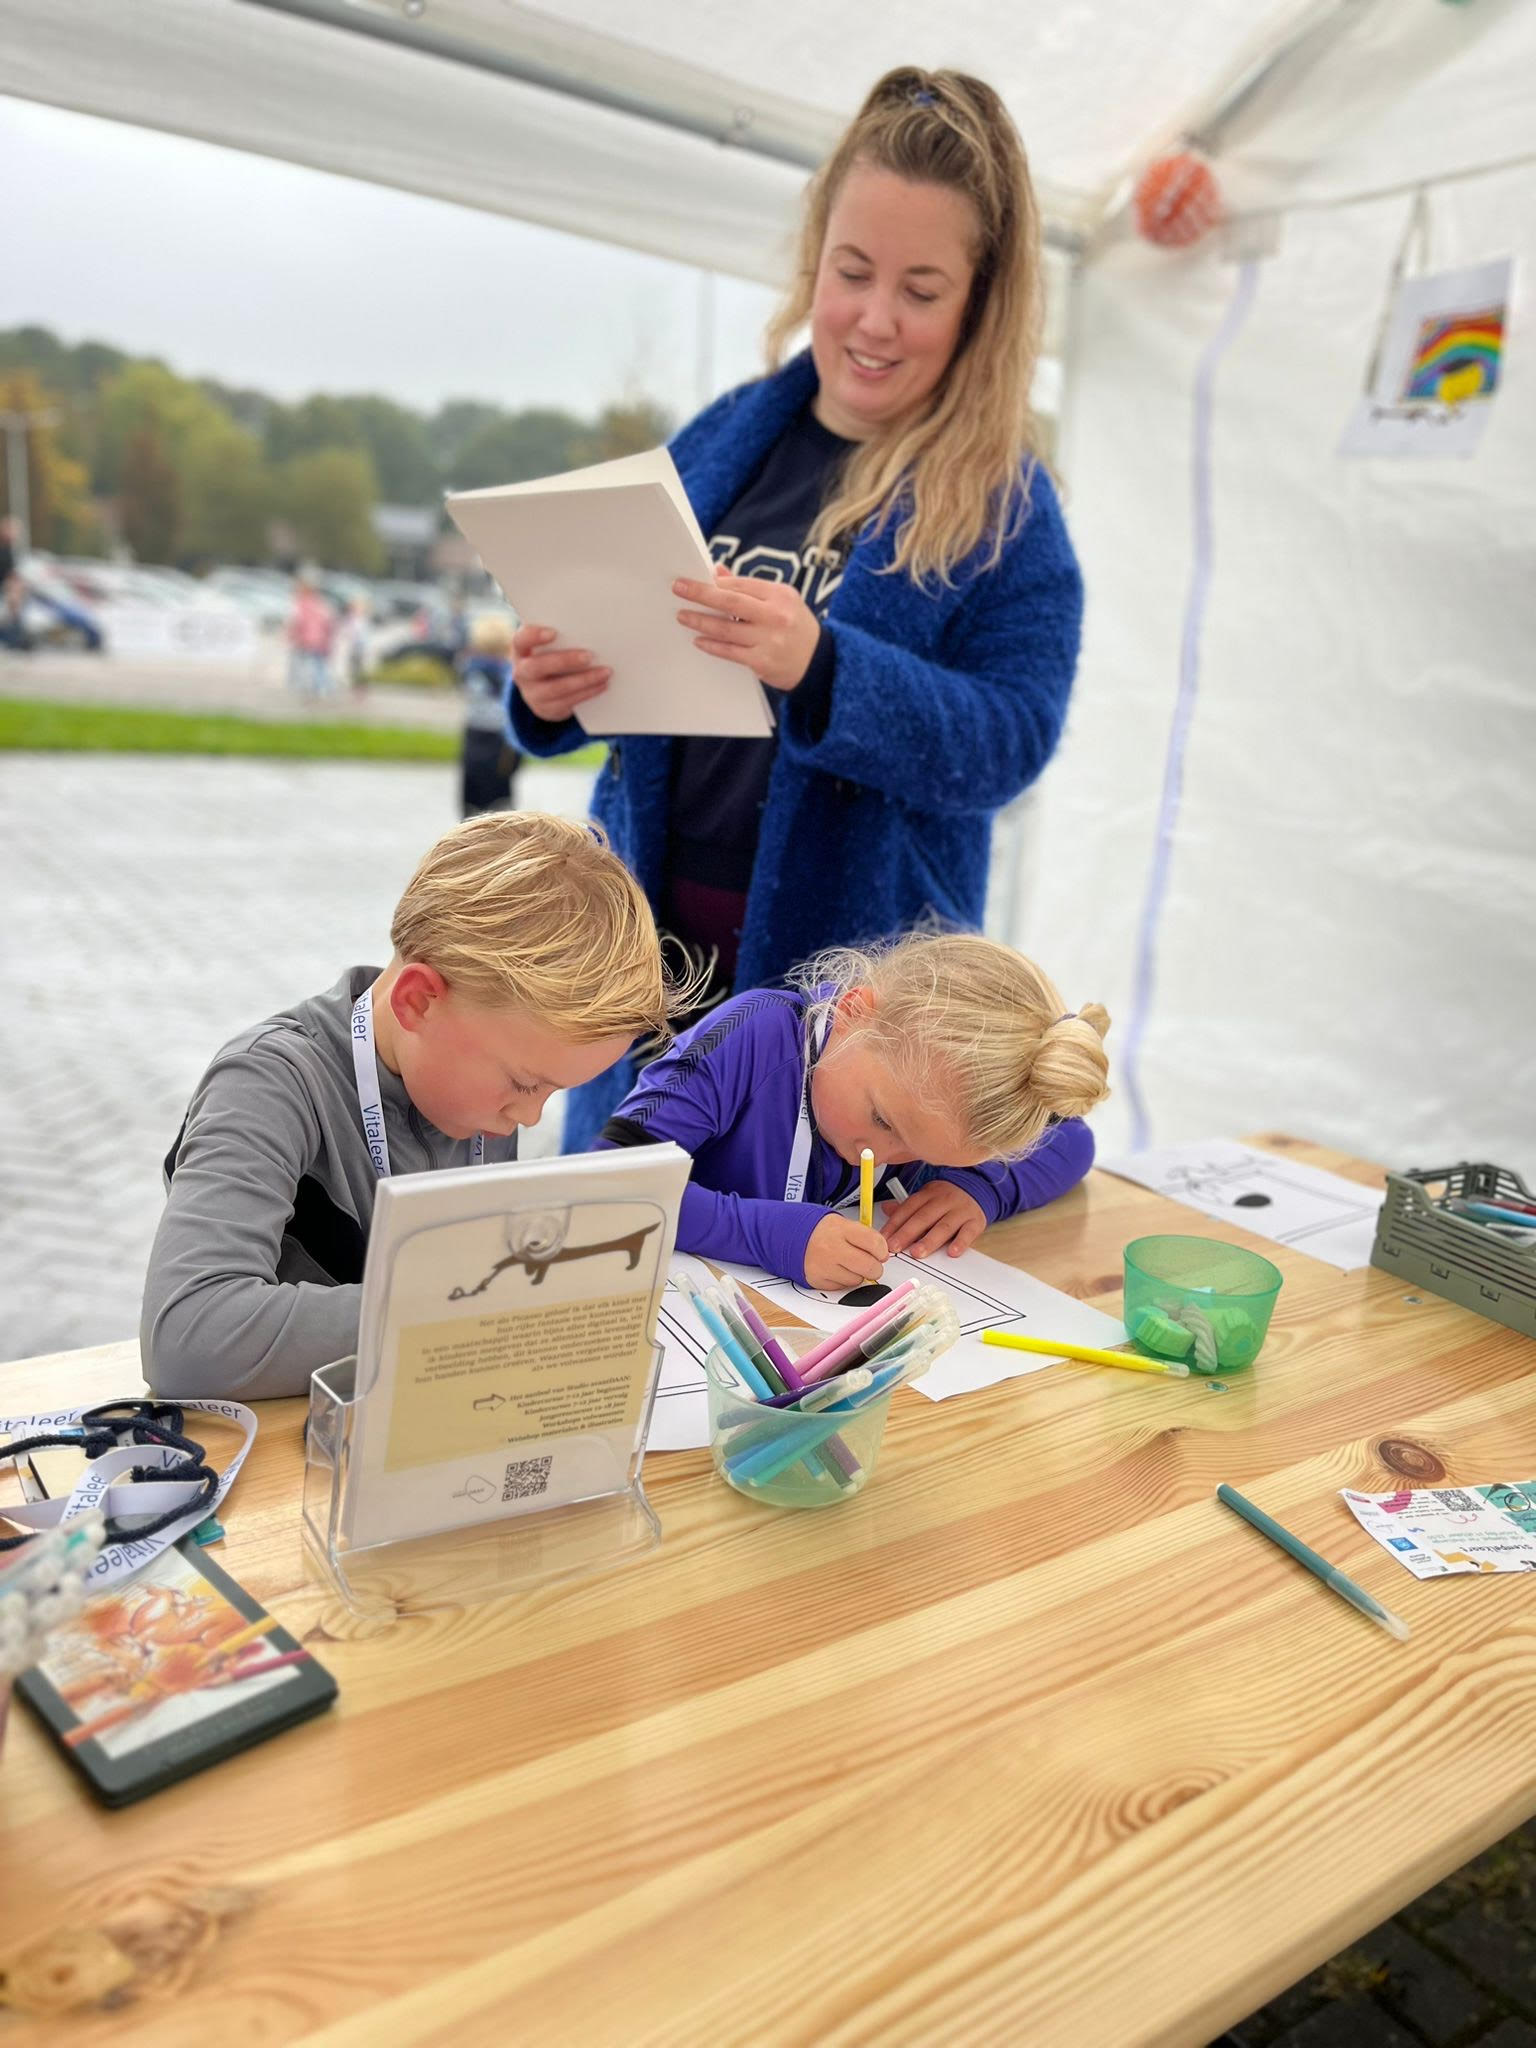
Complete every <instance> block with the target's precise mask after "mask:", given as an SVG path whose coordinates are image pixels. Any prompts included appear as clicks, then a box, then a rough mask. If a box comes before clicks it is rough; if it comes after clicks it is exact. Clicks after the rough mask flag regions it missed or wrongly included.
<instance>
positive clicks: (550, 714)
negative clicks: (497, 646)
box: [512, 625, 613, 725]
mask: <svg viewBox="0 0 1536 2048" xmlns="http://www.w3.org/2000/svg"><path fill="white" fill-rule="evenodd" d="M558 638H559V635H558V634H557V633H556V631H555V629H554V627H553V626H532V625H529V626H519V627H518V629H517V631H516V632H515V633H514V634H513V636H512V673H513V676H514V677H515V679H516V682H517V687H518V690H519V691H520V693H521V695H522V699H523V702H524V703H525V704H526V705H527V706H528V709H529V710H530V711H531V712H532V713H533V715H534V717H535V718H547V719H548V720H549V721H550V722H551V724H555V725H558V724H559V722H560V720H561V719H563V718H569V717H570V715H571V713H572V712H573V711H574V710H575V709H576V706H577V705H578V704H585V703H586V701H587V699H588V698H589V697H600V696H601V695H602V693H603V691H604V690H606V689H607V687H608V678H609V677H610V676H611V675H612V674H613V670H612V669H611V668H598V667H596V666H594V664H593V660H592V655H591V652H590V650H589V649H588V648H585V647H556V646H555V645H554V644H553V643H554V641H555V640H556V639H558Z"/></svg>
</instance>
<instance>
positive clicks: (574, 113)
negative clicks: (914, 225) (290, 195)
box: [0, 0, 1536, 283]
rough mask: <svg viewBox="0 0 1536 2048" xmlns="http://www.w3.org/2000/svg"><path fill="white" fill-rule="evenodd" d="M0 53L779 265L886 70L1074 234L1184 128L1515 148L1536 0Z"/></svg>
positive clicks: (505, 7)
mask: <svg viewBox="0 0 1536 2048" xmlns="http://www.w3.org/2000/svg"><path fill="white" fill-rule="evenodd" d="M0 53H3V63H0V83H3V89H4V90H5V91H6V92H9V93H13V94H16V95H18V96H21V97H24V98H29V99H36V100H41V101H45V102H48V103H50V104H53V105H57V106H64V107H70V108H74V109H77V110H79V111H82V112H85V113H92V114H99V115H104V116H107V117H109V118H111V119H116V120H124V121H132V122H137V123H141V124H143V125H146V126H150V127H159V128H166V129H170V130H173V131H175V132H177V133H180V134H185V135H192V136H197V137H199V138H202V139H204V140H207V141H212V142H220V143H225V144H229V145H232V146H234V147H237V148H242V149H250V150H254V151H257V152H259V153H261V154H264V155H269V156H276V157H282V158H287V159H289V160H292V161H294V162H299V163H306V164H311V165H313V166H315V167H317V168H319V169H323V170H329V171H336V172H341V173H343V174H346V175H349V176H353V177H358V178H364V179H368V180H370V181H371V182H375V183H379V184H385V185H396V186H401V187H404V188H405V189H407V190H411V191H417V192H424V193H428V194H430V195H432V196H434V197H436V198H440V199H450V200H456V201H459V202H461V203H463V204H465V205H469V206H476V207H481V208H484V209H486V210H489V211H492V212H500V213H508V214H514V215H517V216H519V217H521V218H525V219H531V220H536V221H540V222H542V223H544V224H545V225H547V226H551V227H557V228H564V229H568V230H570V231H571V232H573V233H577V234H585V235H592V236H596V237H598V238H600V239H603V240H608V241H616V242H622V243H627V244H629V245H631V246H633V247H636V248H641V249H646V250H649V251H651V252H653V253H657V254H661V255H666V256H671V257H675V258H678V259H680V260H682V261H685V262H691V263H696V264H699V265H701V266H703V267H705V268H709V269H715V270H720V271H723V272H726V273H731V274H735V275H738V276H743V277H750V278H755V279H758V280H761V281H764V282H770V283H776V282H778V281H779V280H780V279H781V278H782V276H783V271H784V263H785V257H786V252H787V246H788V238H789V234H790V231H791V227H792V223H793V220H794V215H795V208H796V203H797V201H798V198H799V194H800V190H801V186H802V184H803V180H804V175H805V170H806V168H807V167H808V166H809V165H811V164H813V163H815V162H816V161H817V160H818V159H819V158H820V157H821V156H822V155H823V154H824V153H825V151H826V149H827V147H828V145H829V143H830V142H831V140H832V139H833V138H834V137H835V135H836V134H837V132H838V130H839V128H840V127H841V125H842V124H843V122H844V121H845V120H846V119H847V117H848V115H849V114H850V113H851V112H852V110H853V108H854V107H855V106H856V105H857V104H858V101H859V99H860V97H861V96H862V94H863V93H864V91H865V90H866V89H867V87H868V86H869V84H870V83H871V81H872V80H873V78H874V77H875V76H876V75H877V74H878V72H879V71H880V70H881V69H883V68H885V67H886V66H888V65H889V64H891V63H895V62H907V61H912V62H917V63H923V64H932V65H937V64H954V65H959V66H961V67H962V68H970V69H973V70H975V71H977V72H979V73H980V74H981V75H983V76H984V77H986V78H988V79H990V80H991V81H993V82H994V83H995V84H996V85H997V86H998V87H999V89H1000V90H1001V91H1002V92H1003V94H1004V96H1005V98H1006V99H1007V100H1008V102H1009V105H1010V107H1011V108H1012V110H1013V112H1014V114H1015V115H1016V117H1017V119H1018V121H1019V125H1020V127H1021V130H1022V131H1023V133H1024V136H1025V138H1026V141H1027V143H1028V145H1029V148H1030V153H1031V158H1032V161H1033V164H1034V167H1035V172H1036V176H1037V179H1038V182H1039V184H1040V188H1041V192H1042V195H1043V198H1044V200H1045V204H1046V210H1047V215H1048V218H1049V220H1050V222H1051V224H1052V227H1053V230H1054V232H1055V233H1056V235H1057V237H1058V239H1061V240H1064V241H1070V240H1073V239H1075V238H1077V237H1079V236H1083V235H1086V234H1092V233H1093V232H1094V231H1095V230H1096V229H1099V228H1101V226H1102V224H1103V221H1104V216H1105V213H1106V210H1107V209H1113V208H1114V207H1115V206H1116V205H1117V204H1118V203H1119V202H1120V201H1121V200H1123V196H1124V190H1125V185H1126V180H1127V178H1128V176H1129V174H1130V173H1131V172H1133V171H1134V169H1135V168H1136V167H1137V166H1138V165H1139V164H1140V163H1141V162H1143V161H1145V159H1146V158H1147V157H1148V156H1149V155H1150V154H1151V153H1153V152H1154V151H1155V150H1156V149H1157V148H1158V147H1159V146H1161V145H1162V144H1163V143H1164V142H1165V141H1167V140H1168V139H1170V138H1172V137H1175V136H1177V135H1179V134H1180V133H1182V132H1187V131H1190V130H1196V131H1200V132H1202V133H1204V134H1206V135H1207V136H1208V137H1209V139H1210V141H1211V142H1212V144H1213V145H1214V146H1215V148H1216V149H1217V151H1218V153H1219V155H1220V157H1221V159H1222V174H1223V181H1224V184H1225V185H1226V188H1227V191H1228V194H1229V196H1230V197H1231V198H1232V200H1233V201H1234V202H1235V203H1237V204H1239V205H1243V206H1267V205H1274V204H1278V203H1283V202H1284V201H1285V200H1287V199H1288V198H1293V197H1299V196H1305V197H1306V198H1308V199H1310V200H1313V201H1316V200H1318V199H1322V198H1326V197H1328V196H1329V195H1333V194H1337V193H1339V192H1341V191H1348V190H1351V189H1353V188H1354V186H1355V185H1358V184H1359V183H1361V182H1374V183H1376V184H1390V183H1393V182H1395V181H1397V180H1400V179H1402V178H1408V177H1420V176H1425V175H1439V174H1443V173H1444V172H1446V171H1448V170H1455V169H1458V168H1465V167H1468V166H1470V165H1474V164H1481V163H1485V162H1487V161H1488V160H1489V158H1490V157H1491V156H1493V155H1496V154H1499V153H1500V152H1501V151H1517V150H1520V149H1523V148H1526V147H1528V146H1529V145H1528V133H1529V106H1530V101H1529V80H1530V77H1531V63H1530V59H1531V58H1532V55H1533V53H1536V9H1533V8H1532V7H1530V6H1529V5H1521V4H1520V0H1470V4H1465V5H1459V6H1458V5H1452V4H1448V0H1266V4H1263V5H1258V4H1255V0H1136V4H1130V0H1057V4H1056V5H1053V6H1051V7H1049V8H1045V7H1041V6H1038V5H1036V6H1034V7H1028V6H1015V7H1012V8H1003V7H1000V6H999V5H998V0H948V4H946V5H945V6H944V7H943V8H935V7H932V6H931V5H928V4H926V0H876V4H870V0H856V4H846V5H842V6H837V7H828V6H827V5H826V4H825V0H820V4H817V0H776V4H775V5H774V6H772V7H771V8H767V9H759V10H754V11H753V12H752V13H750V14H748V13H742V12H738V13H735V14H728V13H727V12H726V11H725V10H723V9H721V8H720V7H719V5H718V0H667V4H666V5H665V6H652V7H649V8H645V9H637V8H636V7H635V6H634V5H633V0H558V4H557V5H553V6H550V7H545V8H538V7H531V6H525V5H518V4H514V0H420V5H419V6H418V5H417V0H133V5H131V6H127V7H124V6H121V5H119V4H116V0H0ZM445 53H446V54H445ZM530 81H541V82H537V83H535V82H530ZM1522 90H1524V91H1525V94H1526V97H1525V100H1524V103H1523V104H1522V101H1521V93H1522Z"/></svg>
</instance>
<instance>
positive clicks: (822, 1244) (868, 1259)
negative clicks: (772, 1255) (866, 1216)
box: [805, 1214, 886, 1294]
mask: <svg viewBox="0 0 1536 2048" xmlns="http://www.w3.org/2000/svg"><path fill="white" fill-rule="evenodd" d="M885 1260H886V1250H885V1239H884V1238H883V1237H882V1236H881V1235H880V1233H879V1231H878V1230H866V1229H865V1227H864V1225H863V1224H862V1223H858V1222H855V1220H854V1219H853V1217H851V1216H838V1215H836V1214H833V1215H830V1216H823V1217H822V1219H821V1221H820V1222H819V1223H818V1224H817V1226H816V1228H815V1229H814V1230H813V1231H812V1232H811V1236H810V1241H809V1243H808V1244H807V1245H806V1247H805V1284H806V1286H807V1287H815V1288H818V1289H819V1290H820V1291H821V1292H822V1293H823V1294H836V1293H837V1292H838V1291H839V1290H840V1289H842V1288H845V1287H862V1286H864V1285H865V1284H866V1283H867V1282H869V1281H871V1280H878V1279H879V1278H880V1275H881V1273H882V1272H883V1271H884V1270H885Z"/></svg>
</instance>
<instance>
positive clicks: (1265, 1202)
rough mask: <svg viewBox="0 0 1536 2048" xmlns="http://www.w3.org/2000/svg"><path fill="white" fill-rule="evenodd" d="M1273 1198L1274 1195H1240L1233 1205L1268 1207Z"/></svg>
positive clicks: (1248, 1207)
mask: <svg viewBox="0 0 1536 2048" xmlns="http://www.w3.org/2000/svg"><path fill="white" fill-rule="evenodd" d="M1273 1200H1274V1196H1273V1195H1239V1196H1238V1198H1237V1200H1236V1201H1235V1202H1234V1203H1233V1204H1232V1206H1233V1208H1234V1209H1267V1208H1268V1207H1269V1205H1270V1203H1271V1202H1272V1201H1273Z"/></svg>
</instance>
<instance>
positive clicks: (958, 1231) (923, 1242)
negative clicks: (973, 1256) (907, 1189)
mask: <svg viewBox="0 0 1536 2048" xmlns="http://www.w3.org/2000/svg"><path fill="white" fill-rule="evenodd" d="M986 1227H987V1218H986V1213H985V1211H984V1210H983V1209H982V1206H981V1204H980V1202H978V1201H977V1199H976V1197H975V1196H974V1195H968V1194H967V1193H966V1192H965V1189H964V1188H957V1187H956V1186H955V1184H954V1182H953V1181H952V1180H931V1181H929V1182H928V1184H927V1185H926V1186H925V1187H920V1188H919V1189H918V1191H917V1193H916V1194H915V1195H908V1197H907V1199H906V1200H905V1201H904V1202H898V1203H897V1205H896V1206H895V1208H894V1209H887V1210H886V1212H885V1241H886V1243H887V1244H888V1245H889V1246H890V1248H891V1252H892V1255H893V1256H894V1255H895V1254H896V1253H897V1252H902V1251H904V1252H907V1253H909V1254H910V1255H911V1257H913V1258H914V1259H925V1258H927V1256H928V1254H929V1253H930V1252H936V1251H938V1250H939V1248H940V1246H942V1245H948V1247H949V1255H950V1257H951V1258H952V1259H953V1258H957V1257H958V1256H959V1255H960V1253H961V1252H966V1251H969V1250H970V1248H971V1246H972V1245H973V1244H974V1243H975V1242H976V1240H977V1238H978V1237H980V1235H981V1233H982V1232H983V1231H984V1230H985V1229H986Z"/></svg>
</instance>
